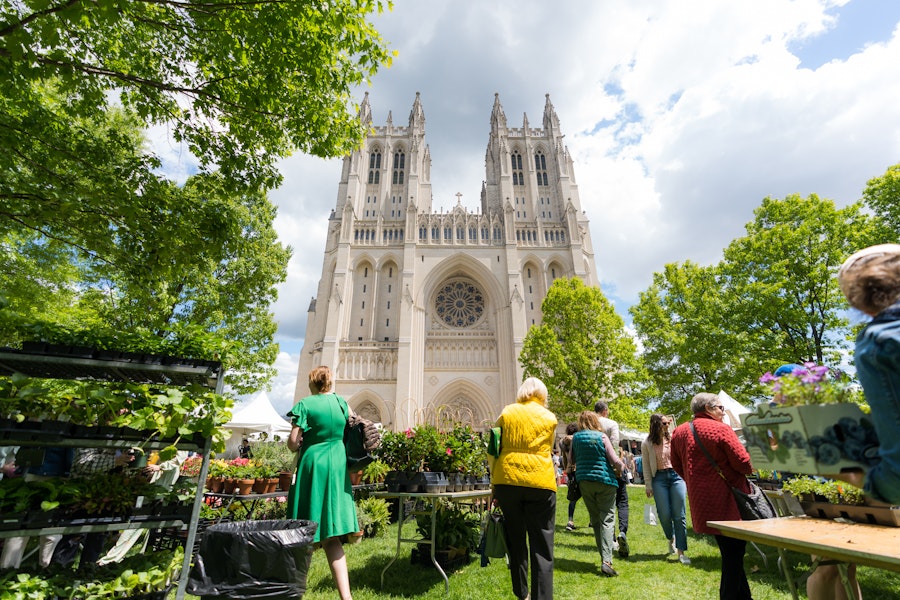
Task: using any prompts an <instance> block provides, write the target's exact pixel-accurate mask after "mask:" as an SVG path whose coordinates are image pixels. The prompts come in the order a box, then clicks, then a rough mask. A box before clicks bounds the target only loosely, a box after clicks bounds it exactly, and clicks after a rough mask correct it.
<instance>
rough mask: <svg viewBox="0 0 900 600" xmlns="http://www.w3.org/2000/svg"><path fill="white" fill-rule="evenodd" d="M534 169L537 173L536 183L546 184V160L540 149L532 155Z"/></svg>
mask: <svg viewBox="0 0 900 600" xmlns="http://www.w3.org/2000/svg"><path fill="white" fill-rule="evenodd" d="M534 170H535V171H536V174H537V184H538V185H547V160H546V159H545V158H544V153H543V152H541V151H538V152H537V153H536V154H535V155H534Z"/></svg>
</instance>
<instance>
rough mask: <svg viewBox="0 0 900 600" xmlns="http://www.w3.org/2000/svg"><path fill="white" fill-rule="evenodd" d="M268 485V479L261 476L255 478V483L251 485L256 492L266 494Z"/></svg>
mask: <svg viewBox="0 0 900 600" xmlns="http://www.w3.org/2000/svg"><path fill="white" fill-rule="evenodd" d="M266 485H267V480H265V479H263V478H261V477H259V478H257V479H254V480H253V485H252V486H251V487H252V489H253V492H254V493H256V494H265V493H266Z"/></svg>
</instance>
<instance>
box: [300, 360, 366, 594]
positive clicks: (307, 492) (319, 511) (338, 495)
mask: <svg viewBox="0 0 900 600" xmlns="http://www.w3.org/2000/svg"><path fill="white" fill-rule="evenodd" d="M331 386H332V376H331V369H329V368H328V367H325V366H321V367H316V368H315V369H313V370H312V371H310V373H309V391H310V392H311V394H312V395H310V396H307V397H306V398H303V399H302V400H300V402H298V403H297V404H295V405H294V408H292V409H291V412H290V413H288V416H289V417H290V419H291V423H292V424H293V428H292V429H291V435H290V437H289V438H288V448H290V449H291V451H292V452H297V451H298V450H299V451H300V461H299V464H298V465H297V474H296V475H295V476H294V482H293V484H292V485H291V490H290V492H289V493H288V516H289V517H290V518H292V519H306V520H309V521H315V522H316V523H318V525H319V526H318V528H317V529H316V535H315V539H314V541H316V542H321V543H322V547H323V548H324V549H325V556H327V557H328V564H329V565H330V566H331V575H332V576H333V577H334V582H335V584H336V585H337V588H338V592H339V593H340V595H341V600H350V598H351V595H350V578H349V576H348V574H347V559H346V557H345V556H344V547H343V545H342V544H341V538H340V536H342V535H346V534H348V533H355V532H357V531H359V524H358V522H357V520H356V505H355V504H354V503H353V489H352V487H351V486H350V476H349V475H348V474H347V453H346V451H345V450H344V427H345V425H346V424H347V419H348V418H349V415H350V408H349V407H348V406H347V402H346V401H345V400H344V399H343V398H341V397H340V396H338V395H337V394H334V393H332V392H331Z"/></svg>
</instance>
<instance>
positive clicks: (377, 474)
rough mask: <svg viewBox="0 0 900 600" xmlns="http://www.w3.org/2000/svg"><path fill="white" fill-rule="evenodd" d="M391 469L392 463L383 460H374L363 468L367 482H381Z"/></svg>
mask: <svg viewBox="0 0 900 600" xmlns="http://www.w3.org/2000/svg"><path fill="white" fill-rule="evenodd" d="M390 470H391V467H390V465H388V464H387V463H386V462H384V461H383V460H373V461H372V462H370V463H369V464H368V465H367V466H366V468H365V469H363V481H365V482H366V483H381V482H383V481H384V476H385V475H387V474H388V471H390Z"/></svg>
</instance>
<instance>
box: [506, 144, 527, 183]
mask: <svg viewBox="0 0 900 600" xmlns="http://www.w3.org/2000/svg"><path fill="white" fill-rule="evenodd" d="M510 158H512V176H513V185H525V175H524V174H523V173H522V155H521V154H519V151H518V150H516V151H515V152H513V153H512V156H511V157H510Z"/></svg>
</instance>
